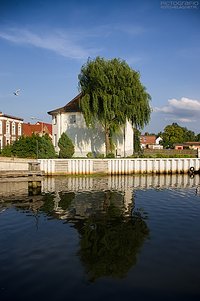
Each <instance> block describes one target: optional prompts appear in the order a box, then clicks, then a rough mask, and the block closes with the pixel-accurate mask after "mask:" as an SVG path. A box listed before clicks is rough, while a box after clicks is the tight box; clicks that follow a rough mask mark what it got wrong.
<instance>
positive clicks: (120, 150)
mask: <svg viewBox="0 0 200 301" xmlns="http://www.w3.org/2000/svg"><path fill="white" fill-rule="evenodd" d="M80 102H81V94H79V95H77V96H76V97H75V98H74V99H72V100H71V101H70V102H69V103H67V104H66V105H65V106H64V107H61V108H58V109H55V110H53V111H50V112H48V114H50V115H51V116H52V130H53V144H54V147H55V150H56V151H57V152H58V151H59V147H58V141H59V139H60V137H61V135H62V133H66V134H67V135H68V137H69V138H70V139H71V140H72V142H73V144H74V146H75V153H74V156H76V157H86V156H87V154H88V153H90V152H91V153H93V154H94V155H95V154H105V151H106V150H105V133H104V130H103V128H102V126H101V125H100V123H96V126H95V128H88V127H87V126H86V123H85V119H84V116H83V114H82V112H81V109H80ZM113 140H114V143H115V151H114V152H115V155H116V156H118V157H126V156H129V155H132V154H133V128H132V125H131V123H130V122H128V121H127V122H126V125H125V126H122V127H121V131H120V132H119V133H118V134H116V135H115V136H114V139H113Z"/></svg>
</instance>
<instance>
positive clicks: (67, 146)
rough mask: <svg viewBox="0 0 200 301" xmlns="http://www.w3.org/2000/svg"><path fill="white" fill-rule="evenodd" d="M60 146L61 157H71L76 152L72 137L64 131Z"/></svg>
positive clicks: (59, 142)
mask: <svg viewBox="0 0 200 301" xmlns="http://www.w3.org/2000/svg"><path fill="white" fill-rule="evenodd" d="M58 146H59V148H60V152H59V157H60V158H71V157H72V156H73V154H74V145H73V143H72V141H71V139H70V138H69V137H68V136H67V135H66V134H65V133H62V135H61V137H60V139H59V141H58Z"/></svg>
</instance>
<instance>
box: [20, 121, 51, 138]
mask: <svg viewBox="0 0 200 301" xmlns="http://www.w3.org/2000/svg"><path fill="white" fill-rule="evenodd" d="M33 133H34V134H43V133H46V134H49V135H52V125H51V124H50V123H45V122H37V123H36V124H31V123H24V124H23V135H25V136H31V135H32V134H33Z"/></svg>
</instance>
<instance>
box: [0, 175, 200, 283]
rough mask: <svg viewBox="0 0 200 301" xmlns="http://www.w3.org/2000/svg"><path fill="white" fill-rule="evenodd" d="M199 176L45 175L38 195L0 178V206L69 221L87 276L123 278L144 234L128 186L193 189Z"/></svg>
mask: <svg viewBox="0 0 200 301" xmlns="http://www.w3.org/2000/svg"><path fill="white" fill-rule="evenodd" d="M199 179H200V177H199V176H195V177H194V178H190V177H189V176H188V175H178V176H177V175H175V176H172V175H170V176H141V177H139V176H138V177H137V176H134V177H133V176H115V177H102V178H98V177H94V178H92V177H74V178H72V177H71V178H68V177H65V178H61V177H56V178H45V179H44V180H43V182H42V194H40V195H32V196H30V194H29V193H28V190H27V189H28V188H27V185H25V184H24V182H23V183H18V184H15V183H1V184H4V185H0V210H4V209H5V208H9V207H11V206H15V207H16V208H17V209H21V210H24V212H25V213H27V210H28V212H29V213H30V212H31V213H32V215H33V216H34V217H36V223H37V227H38V216H39V215H40V214H45V215H46V216H48V217H50V218H57V219H62V220H64V222H67V223H71V224H72V225H73V227H74V228H75V229H77V231H78V233H79V236H80V250H79V252H78V255H79V256H80V259H81V261H82V263H83V264H84V267H85V269H86V271H87V273H88V275H89V279H90V280H91V281H94V280H95V279H97V278H99V277H105V276H112V277H123V276H125V275H126V274H127V272H128V271H129V269H130V268H131V267H133V266H134V265H135V264H136V261H137V256H138V252H139V251H140V250H141V248H142V246H143V244H144V241H145V240H146V239H147V238H148V237H149V229H148V226H147V222H146V219H147V216H146V215H144V213H143V212H142V210H140V209H139V208H137V206H136V204H135V202H134V189H139V188H142V189H148V188H152V187H154V188H159V189H160V188H168V187H178V188H187V187H193V186H195V187H197V189H198V187H199ZM26 184H27V183H26ZM13 187H14V189H15V190H13Z"/></svg>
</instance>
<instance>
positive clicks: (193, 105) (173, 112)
mask: <svg viewBox="0 0 200 301" xmlns="http://www.w3.org/2000/svg"><path fill="white" fill-rule="evenodd" d="M154 112H160V113H163V114H164V115H165V116H167V119H168V120H177V121H180V122H195V121H197V120H199V118H200V101H199V100H194V99H190V98H187V97H182V98H181V99H179V100H178V99H176V98H173V99H169V100H168V104H167V105H166V106H163V107H161V108H158V107H155V108H154Z"/></svg>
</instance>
